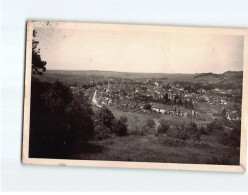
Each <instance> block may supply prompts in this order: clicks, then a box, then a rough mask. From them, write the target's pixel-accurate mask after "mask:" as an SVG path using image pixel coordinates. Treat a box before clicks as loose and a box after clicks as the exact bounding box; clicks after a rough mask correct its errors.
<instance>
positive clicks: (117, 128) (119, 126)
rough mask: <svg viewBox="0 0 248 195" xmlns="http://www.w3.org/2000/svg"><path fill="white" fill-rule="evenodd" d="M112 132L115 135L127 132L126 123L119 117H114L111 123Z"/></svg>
mask: <svg viewBox="0 0 248 195" xmlns="http://www.w3.org/2000/svg"><path fill="white" fill-rule="evenodd" d="M113 132H114V133H115V134H116V135H117V136H125V135H126V134H127V125H126V123H124V122H123V121H122V120H121V119H115V120H114V123H113Z"/></svg>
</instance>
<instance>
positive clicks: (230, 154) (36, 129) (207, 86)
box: [23, 22, 247, 172]
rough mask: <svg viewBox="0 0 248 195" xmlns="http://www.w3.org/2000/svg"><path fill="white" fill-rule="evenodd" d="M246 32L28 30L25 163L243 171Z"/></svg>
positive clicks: (100, 27) (87, 27) (101, 27)
mask: <svg viewBox="0 0 248 195" xmlns="http://www.w3.org/2000/svg"><path fill="white" fill-rule="evenodd" d="M246 50H247V31H246V30H242V29H221V28H220V29H218V28H216V29H213V28H190V27H166V26H144V25H117V24H86V23H61V22H28V24H27V51H26V80H25V99H24V101H25V102H24V106H25V107H24V127H23V128H24V133H23V162H24V163H30V164H48V165H74V166H102V167H123V168H155V169H182V170H203V171H235V172H244V171H245V167H246V133H247V132H246V131H247V129H246V128H247V124H246V123H245V122H246V121H247V116H246V115H247V113H246V112H245V108H246V110H247V102H246V101H247V100H246V98H245V95H246V94H247V92H246V90H247V89H246V88H247V86H246V85H245V79H246V77H245V75H246V74H247V56H246V55H247V54H246V53H247V52H246V53H245V51H246Z"/></svg>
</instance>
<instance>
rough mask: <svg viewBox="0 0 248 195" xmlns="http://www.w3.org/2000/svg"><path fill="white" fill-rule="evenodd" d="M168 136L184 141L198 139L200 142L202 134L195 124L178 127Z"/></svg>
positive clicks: (169, 132)
mask: <svg viewBox="0 0 248 195" xmlns="http://www.w3.org/2000/svg"><path fill="white" fill-rule="evenodd" d="M167 134H168V136H170V137H173V138H178V139H182V140H188V139H196V140H200V132H199V130H198V127H197V125H196V124H195V123H189V124H187V125H186V124H184V123H181V124H180V125H176V126H175V128H173V129H170V130H169V131H168V133H167Z"/></svg>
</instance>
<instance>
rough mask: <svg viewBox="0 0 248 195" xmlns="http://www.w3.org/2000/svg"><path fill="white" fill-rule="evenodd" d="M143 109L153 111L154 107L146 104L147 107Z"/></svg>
mask: <svg viewBox="0 0 248 195" xmlns="http://www.w3.org/2000/svg"><path fill="white" fill-rule="evenodd" d="M143 108H144V109H145V110H151V109H152V106H151V104H149V103H147V104H145V105H144V106H143Z"/></svg>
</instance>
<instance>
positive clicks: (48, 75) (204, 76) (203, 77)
mask: <svg viewBox="0 0 248 195" xmlns="http://www.w3.org/2000/svg"><path fill="white" fill-rule="evenodd" d="M92 76H93V77H94V80H95V81H96V82H101V81H104V80H105V79H106V78H115V79H120V80H122V79H127V80H138V81H139V80H140V81H142V80H144V79H152V78H155V79H162V80H165V81H166V82H168V83H173V82H176V81H178V82H187V83H206V84H232V85H235V86H241V85H242V81H243V71H227V72H224V73H223V74H214V73H200V74H167V73H129V72H114V71H97V70H87V71H81V70H80V71H74V70H47V71H46V72H45V73H44V75H43V76H38V75H37V76H36V77H38V78H39V79H40V80H41V81H47V82H54V81H56V80H59V81H61V82H63V83H66V84H68V85H74V84H75V83H77V84H79V85H83V84H87V83H89V82H90V80H91V77H92Z"/></svg>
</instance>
